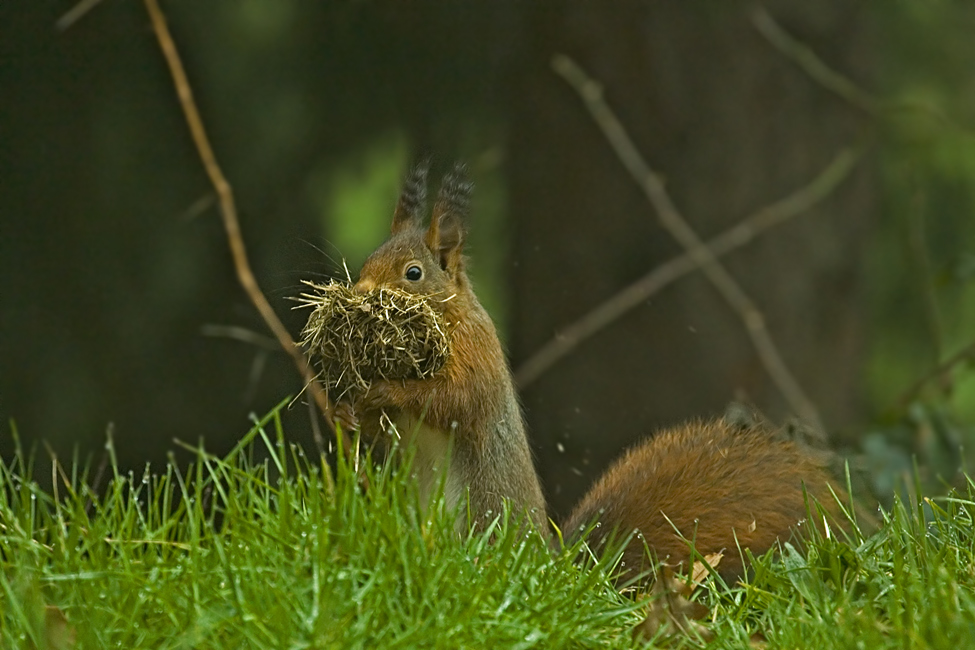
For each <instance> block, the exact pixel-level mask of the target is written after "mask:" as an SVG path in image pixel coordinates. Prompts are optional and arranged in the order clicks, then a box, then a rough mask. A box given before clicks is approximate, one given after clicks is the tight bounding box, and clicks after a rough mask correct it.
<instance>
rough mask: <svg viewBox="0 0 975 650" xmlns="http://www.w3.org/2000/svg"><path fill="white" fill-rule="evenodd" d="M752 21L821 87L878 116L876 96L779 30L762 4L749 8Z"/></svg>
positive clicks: (775, 46) (780, 28)
mask: <svg viewBox="0 0 975 650" xmlns="http://www.w3.org/2000/svg"><path fill="white" fill-rule="evenodd" d="M751 20H752V25H754V26H755V29H757V30H758V31H759V33H760V34H761V35H762V36H764V37H765V39H766V40H768V42H769V43H771V44H772V47H774V48H775V49H777V50H778V51H779V52H781V53H782V54H784V55H785V56H786V57H787V58H789V59H791V60H792V61H794V62H795V63H796V65H798V66H799V67H800V68H802V69H803V70H804V71H805V72H806V74H807V75H809V76H810V77H811V78H812V79H813V80H814V81H816V82H817V83H818V84H819V85H821V86H822V87H823V88H826V89H827V90H829V91H830V92H832V93H834V94H835V95H837V96H839V97H840V98H842V99H844V100H845V101H847V102H849V103H850V104H851V105H853V106H856V107H857V108H859V109H860V110H862V111H863V112H865V113H867V114H869V115H877V113H879V112H880V109H881V102H880V100H879V99H877V98H876V97H874V96H873V95H871V94H870V93H868V92H866V91H865V90H863V89H861V88H860V87H859V86H857V85H856V84H855V83H853V82H852V81H851V80H850V79H848V78H846V77H844V76H843V75H841V74H840V73H839V72H836V71H835V70H833V69H832V68H830V67H829V66H828V65H826V64H825V63H823V60H822V59H820V58H819V57H818V56H817V55H816V53H815V52H813V51H812V49H811V48H810V47H809V46H808V45H806V44H805V43H803V42H801V41H799V40H798V39H796V38H794V37H793V36H792V35H791V34H789V33H788V32H787V31H785V30H784V29H782V26H781V25H779V23H777V22H776V21H775V19H774V18H772V15H771V14H770V13H769V12H768V11H766V9H765V7H761V6H759V7H756V8H755V9H754V10H753V11H752V15H751Z"/></svg>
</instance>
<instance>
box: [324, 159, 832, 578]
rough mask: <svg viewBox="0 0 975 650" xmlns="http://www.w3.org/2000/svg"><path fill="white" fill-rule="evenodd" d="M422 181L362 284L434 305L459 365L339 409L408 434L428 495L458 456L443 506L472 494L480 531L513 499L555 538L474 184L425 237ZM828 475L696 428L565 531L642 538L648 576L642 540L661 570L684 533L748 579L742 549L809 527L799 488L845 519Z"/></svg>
mask: <svg viewBox="0 0 975 650" xmlns="http://www.w3.org/2000/svg"><path fill="white" fill-rule="evenodd" d="M426 185H427V168H426V166H418V167H416V168H414V170H413V171H412V172H411V173H410V175H409V177H408V178H407V181H406V184H405V188H404V191H403V193H402V195H401V197H400V199H399V202H398V204H397V206H396V209H395V211H394V214H393V224H392V234H391V236H390V238H389V239H388V240H387V241H386V242H385V243H384V244H383V245H382V246H380V247H379V248H378V249H377V250H376V251H375V252H374V253H373V254H372V255H370V256H369V258H368V259H367V260H366V262H365V264H364V265H363V267H362V271H361V273H360V275H359V280H358V282H357V284H356V285H355V286H356V289H357V290H361V291H368V290H371V289H374V288H377V287H380V286H385V287H395V288H398V289H401V290H404V291H407V292H411V293H417V294H425V295H430V296H433V298H432V299H431V301H430V302H431V304H432V305H433V306H434V307H435V308H436V309H438V310H441V311H442V313H443V314H444V316H445V317H446V321H447V322H448V323H450V327H451V356H450V358H449V360H448V362H447V365H446V366H445V367H444V368H443V369H442V370H441V371H440V372H438V373H437V374H436V375H434V376H433V377H431V378H428V379H422V380H399V381H378V382H376V383H374V384H373V385H372V386H371V388H370V389H369V390H368V392H367V393H366V394H365V395H364V396H363V397H361V398H359V399H357V400H356V402H355V403H353V404H349V403H342V404H339V407H338V409H337V412H338V414H339V415H338V417H339V421H340V423H344V424H346V425H353V426H354V425H355V424H356V422H357V421H358V424H359V425H361V431H362V434H363V435H364V436H365V437H367V439H368V438H372V439H376V438H377V436H379V434H380V432H381V418H382V415H383V413H386V414H387V415H388V416H389V418H390V419H391V420H392V421H393V422H394V423H395V424H396V425H397V430H398V432H400V434H405V435H412V438H413V440H412V442H413V443H414V444H415V446H416V450H417V451H416V459H415V461H414V469H415V471H416V472H417V475H418V478H419V481H420V487H421V493H426V494H429V492H430V491H431V489H432V488H433V486H434V485H435V483H436V481H437V479H438V477H439V470H440V469H442V467H441V464H442V463H443V461H444V459H445V458H446V457H447V454H448V449H450V450H451V451H450V466H449V467H448V468H447V470H446V472H447V474H446V493H447V502H448V505H450V506H457V505H461V504H462V503H463V501H462V499H463V498H464V497H465V495H469V499H470V501H469V503H470V506H469V507H470V511H471V513H472V514H473V515H474V521H475V522H479V521H480V522H483V521H485V519H490V518H493V516H495V515H497V514H498V513H499V512H500V511H501V508H502V502H503V500H507V501H508V502H509V504H510V506H511V508H512V510H513V511H514V512H515V513H516V514H519V513H521V512H523V511H527V512H528V513H529V514H530V516H531V518H532V520H533V521H534V523H535V525H536V526H537V528H538V529H539V530H540V531H542V532H543V534H547V531H548V524H547V521H546V514H545V502H544V499H543V496H542V490H541V487H540V485H539V481H538V476H537V474H536V472H535V469H534V466H533V464H532V457H531V452H530V450H529V446H528V439H527V436H526V434H525V426H524V423H523V420H522V414H521V409H520V405H519V403H518V398H517V395H516V392H515V389H514V385H513V382H512V377H511V371H510V369H509V367H508V364H507V361H506V359H505V354H504V350H503V349H502V346H501V343H500V341H499V340H498V336H497V332H496V331H495V328H494V325H493V323H492V321H491V319H490V317H489V316H488V314H487V312H486V311H485V310H484V308H483V307H482V306H481V304H480V303H479V302H478V300H477V297H476V296H475V295H474V291H473V288H472V287H471V283H470V280H469V279H468V277H467V274H466V272H465V267H464V257H463V254H462V251H463V245H464V228H463V223H462V218H463V217H464V216H465V215H466V212H467V209H468V204H469V198H470V193H471V189H472V185H471V183H470V182H469V181H468V180H467V177H466V174H465V172H464V169H463V168H462V167H461V166H458V167H455V168H454V169H453V171H451V172H450V173H449V174H447V176H446V177H445V179H444V181H443V184H442V186H441V188H440V192H439V196H438V198H437V200H436V203H435V205H434V208H433V214H432V217H431V219H430V222H429V226H427V227H426V228H424V226H423V216H424V215H423V213H424V203H425V193H426ZM380 437H381V436H380ZM824 465H825V464H824V463H821V462H819V461H817V460H816V456H815V455H814V454H812V453H811V452H810V451H809V450H806V449H805V448H804V447H803V446H802V445H801V444H798V443H796V442H794V441H790V440H788V439H786V438H784V437H782V436H777V435H775V433H774V432H773V431H772V430H771V429H769V428H768V427H766V426H764V425H761V424H754V425H749V424H743V425H742V424H736V423H734V422H733V421H730V420H727V419H725V420H715V421H711V422H690V423H688V424H686V425H684V426H681V427H677V428H674V429H670V430H667V431H663V432H661V433H658V434H656V435H655V436H653V437H652V438H650V439H649V440H647V441H645V442H643V443H642V444H640V445H638V446H637V447H635V448H634V449H632V450H631V451H630V452H628V453H627V454H625V455H624V456H623V457H622V458H620V460H618V461H617V462H616V464H615V465H613V466H612V467H611V468H610V469H609V470H608V471H607V472H606V474H605V475H604V476H603V477H602V478H600V479H599V480H598V481H597V482H596V484H595V485H594V487H593V488H592V489H591V490H590V492H589V493H588V494H587V495H586V496H585V497H584V498H583V500H582V501H581V503H580V504H579V506H577V508H576V509H575V511H574V512H573V513H572V514H571V515H570V517H569V518H568V520H567V522H566V524H565V526H564V527H563V530H564V531H565V532H566V536H567V537H569V538H572V537H573V536H574V535H576V534H577V533H578V531H579V530H580V529H582V528H585V527H587V525H588V524H590V523H593V522H595V521H597V520H598V521H599V524H600V525H599V527H598V528H596V529H594V530H593V533H592V534H591V536H590V543H591V544H592V545H593V546H594V547H598V545H599V544H601V543H602V542H603V541H604V539H605V538H606V536H607V535H608V533H609V532H610V531H612V530H615V529H618V530H620V531H621V532H623V533H624V534H626V533H628V532H630V531H633V530H639V531H640V533H641V535H642V538H643V539H640V538H638V537H634V538H633V539H632V541H631V542H630V545H629V546H628V548H627V550H626V552H625V554H624V562H625V569H626V570H627V571H633V570H640V569H642V568H648V567H645V563H644V558H645V556H646V549H645V547H644V541H645V543H646V547H647V548H649V549H650V550H651V551H653V552H654V553H655V555H656V557H657V559H658V560H660V561H663V562H666V563H668V564H672V565H673V564H680V563H686V561H687V560H688V558H689V550H688V546H687V543H686V542H685V541H683V540H682V539H681V535H682V536H683V537H685V538H687V539H694V540H695V543H696V548H697V550H698V551H699V552H700V553H701V554H702V555H707V554H711V553H716V552H723V553H724V557H723V558H722V560H721V561H720V563H719V570H720V572H721V573H723V574H724V575H725V576H726V577H734V576H735V575H738V574H740V572H741V570H742V562H741V559H740V554H739V551H738V548H739V546H740V547H741V548H750V549H751V550H752V551H753V552H754V553H756V554H757V553H762V552H764V551H766V550H767V549H769V548H770V547H771V546H772V545H773V544H775V542H776V540H778V539H787V538H788V537H789V535H790V534H791V531H792V530H793V529H794V528H795V527H796V525H797V524H798V523H799V522H800V521H801V520H803V519H805V518H806V512H807V510H806V500H805V498H804V493H803V490H804V489H805V490H806V491H807V492H808V494H809V495H811V496H813V497H815V498H816V499H817V500H819V501H820V502H821V503H823V504H824V505H825V506H827V509H828V510H829V511H830V512H832V513H836V512H837V509H836V507H835V500H834V499H833V496H832V495H831V493H830V487H829V478H828V474H827V472H826V470H825V468H824ZM837 492H838V493H839V492H840V491H839V490H837ZM830 504H833V505H832V506H831V505H830ZM675 529H676V530H675ZM677 531H679V532H680V534H681V535H678V532H677ZM685 566H686V564H685Z"/></svg>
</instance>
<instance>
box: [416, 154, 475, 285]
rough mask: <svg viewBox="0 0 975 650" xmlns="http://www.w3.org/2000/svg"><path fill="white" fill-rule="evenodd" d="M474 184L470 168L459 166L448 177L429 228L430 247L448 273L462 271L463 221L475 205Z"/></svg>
mask: <svg viewBox="0 0 975 650" xmlns="http://www.w3.org/2000/svg"><path fill="white" fill-rule="evenodd" d="M473 189H474V184H473V183H471V181H470V180H469V179H468V177H467V168H466V167H465V166H464V165H463V164H462V163H457V164H456V165H454V168H453V169H452V170H451V171H450V172H449V173H448V174H447V175H446V176H445V177H444V179H443V184H442V185H441V186H440V194H439V196H437V202H436V204H434V206H433V216H432V217H431V218H430V227H429V228H428V229H427V234H426V244H427V247H428V248H429V249H430V252H432V253H433V254H434V255H436V256H437V258H438V259H439V261H440V266H441V268H443V269H444V270H450V271H457V270H459V269H460V268H461V264H462V259H463V258H462V256H461V252H462V250H463V248H464V223H463V218H464V217H465V216H466V215H467V211H468V209H469V207H470V202H471V191H472V190H473Z"/></svg>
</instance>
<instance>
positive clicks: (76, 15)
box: [54, 0, 102, 32]
mask: <svg viewBox="0 0 975 650" xmlns="http://www.w3.org/2000/svg"><path fill="white" fill-rule="evenodd" d="M101 2H102V0H81V2H79V3H78V4H76V5H75V6H73V7H71V9H68V11H67V12H65V13H64V14H63V15H62V16H61V17H60V18H58V21H57V22H56V23H54V26H55V27H57V29H58V30H59V31H62V32H63V31H64V30H66V29H68V28H69V27H71V26H72V25H74V24H75V23H76V22H78V21H79V20H81V19H82V18H84V17H85V16H86V15H87V14H88V12H89V11H91V10H92V9H94V8H95V7H97V6H98V5H99V4H101Z"/></svg>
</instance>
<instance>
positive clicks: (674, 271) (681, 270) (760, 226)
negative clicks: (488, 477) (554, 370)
mask: <svg viewBox="0 0 975 650" xmlns="http://www.w3.org/2000/svg"><path fill="white" fill-rule="evenodd" d="M863 151H864V147H863V146H859V147H850V148H846V149H843V150H841V151H840V152H839V153H838V154H837V155H836V157H835V158H833V160H832V161H831V162H830V164H829V165H828V166H827V167H826V168H825V169H823V171H821V172H820V173H819V175H818V176H816V178H814V179H813V180H812V181H810V182H809V184H807V185H805V186H804V187H801V188H800V189H798V190H796V191H795V192H793V193H792V194H790V195H789V196H787V197H786V198H784V199H782V200H781V201H777V202H775V203H773V204H771V205H768V206H766V207H764V208H762V209H761V210H759V211H757V212H755V213H753V214H751V215H749V216H747V217H745V218H744V219H743V220H742V221H741V222H739V223H738V224H736V225H735V226H732V227H731V228H729V229H728V230H726V231H724V232H723V233H721V234H720V235H718V236H717V237H714V238H713V239H711V240H709V241H708V242H707V244H706V245H707V247H708V248H710V249H711V252H712V253H714V255H715V256H718V257H720V256H722V255H727V254H728V253H730V252H731V251H733V250H735V249H737V248H739V247H741V246H744V245H745V244H748V243H749V242H751V241H752V240H753V239H755V238H756V237H757V236H758V235H760V234H762V233H763V232H765V231H766V230H769V229H770V228H772V227H774V226H777V225H779V224H781V223H783V222H785V221H788V220H789V219H791V218H793V217H795V216H797V215H799V214H802V213H803V212H805V211H807V210H809V209H810V208H812V207H813V206H814V205H816V204H817V203H819V202H820V201H822V200H823V199H825V198H826V197H828V196H829V195H830V194H832V192H833V190H835V189H836V187H837V186H838V185H839V184H840V183H842V182H843V181H844V180H845V179H846V178H847V177H848V176H849V175H850V172H851V171H852V170H853V168H854V167H855V166H856V164H857V162H858V161H859V160H860V158H861V156H862V155H863ZM697 269H698V265H697V263H696V262H695V261H694V259H693V258H692V257H691V255H690V254H689V253H683V254H682V255H678V256H677V257H674V258H672V259H670V260H668V261H666V262H664V263H663V264H661V265H660V266H657V267H655V268H654V269H653V270H651V271H650V272H649V273H647V274H646V275H644V276H643V277H641V278H640V279H638V280H636V281H635V282H633V283H632V284H630V285H628V286H626V287H625V288H623V289H622V290H621V291H619V292H618V293H616V294H614V295H613V296H612V297H610V298H609V299H608V300H606V301H604V302H602V303H601V304H599V305H597V306H596V307H595V308H594V309H592V310H591V311H589V312H587V313H586V314H585V315H584V316H582V317H581V318H579V319H578V320H576V321H573V322H572V323H570V324H568V325H566V326H565V327H561V328H559V330H558V333H557V334H556V335H555V337H553V338H552V339H551V340H550V341H548V342H547V343H545V344H544V345H543V346H542V347H541V348H539V349H538V351H537V352H535V353H534V354H533V355H532V356H531V357H529V358H528V359H527V360H526V361H525V362H524V363H522V364H521V366H520V367H519V368H518V370H517V371H516V372H515V381H516V382H517V383H518V386H519V387H520V388H525V387H526V386H528V385H530V384H531V383H532V382H534V381H535V380H536V379H538V378H539V377H540V376H541V375H543V374H544V373H545V372H547V371H548V369H549V368H551V367H552V366H553V365H555V364H556V363H558V362H559V361H561V360H562V359H563V358H565V356H566V355H568V354H569V353H570V352H572V351H573V350H574V349H575V348H576V347H578V346H579V345H580V344H582V343H583V342H584V341H586V340H587V339H589V338H590V337H592V336H593V335H595V334H596V333H597V332H599V331H600V330H602V329H603V328H605V327H607V326H609V325H610V324H612V323H613V322H615V321H616V320H618V319H619V318H621V317H622V316H623V315H624V314H626V313H628V312H629V311H630V310H632V309H635V308H636V307H638V306H639V305H641V304H643V303H644V302H646V300H647V299H649V298H650V297H651V296H653V295H654V294H656V293H657V292H658V291H661V290H662V289H663V288H664V287H666V286H668V285H670V284H672V283H673V282H675V281H677V280H679V279H680V278H682V277H684V276H685V275H687V274H689V273H691V272H693V271H696V270H697Z"/></svg>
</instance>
